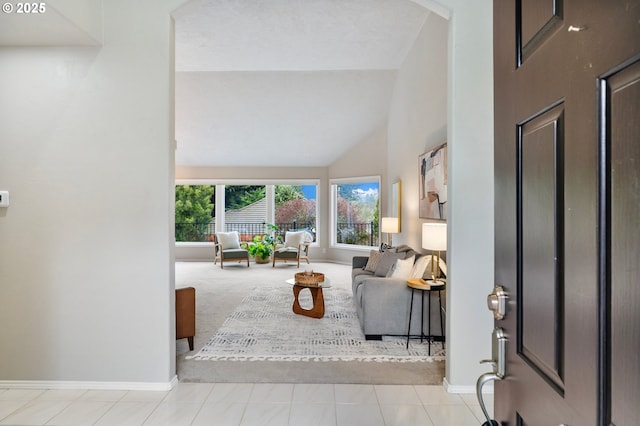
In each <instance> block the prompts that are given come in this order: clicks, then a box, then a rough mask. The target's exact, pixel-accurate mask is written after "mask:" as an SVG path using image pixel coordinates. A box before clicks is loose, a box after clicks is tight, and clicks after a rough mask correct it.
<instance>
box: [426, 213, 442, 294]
mask: <svg viewBox="0 0 640 426" xmlns="http://www.w3.org/2000/svg"><path fill="white" fill-rule="evenodd" d="M422 248H423V249H426V250H431V277H432V278H433V280H431V281H427V282H428V283H429V284H437V285H441V284H444V281H442V280H440V252H441V251H443V250H445V251H446V250H447V224H446V223H439V222H437V223H431V222H430V223H423V224H422ZM434 252H435V253H437V255H435V256H434ZM436 258H437V259H438V260H437V264H436V261H435V259H436Z"/></svg>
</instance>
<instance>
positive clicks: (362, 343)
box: [188, 284, 444, 362]
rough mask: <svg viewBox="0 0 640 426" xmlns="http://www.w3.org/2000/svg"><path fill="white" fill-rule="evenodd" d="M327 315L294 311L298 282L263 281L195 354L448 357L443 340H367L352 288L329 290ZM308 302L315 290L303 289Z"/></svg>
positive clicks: (250, 357) (367, 358)
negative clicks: (269, 283)
mask: <svg viewBox="0 0 640 426" xmlns="http://www.w3.org/2000/svg"><path fill="white" fill-rule="evenodd" d="M323 293H324V304H325V316H324V317H323V318H319V319H316V318H309V317H306V316H301V315H297V314H295V313H293V311H292V303H293V294H292V287H291V286H290V285H287V284H281V285H280V286H277V287H258V288H256V289H254V290H253V291H252V292H251V294H249V295H248V296H247V297H246V298H245V299H244V300H243V301H242V303H241V304H240V305H239V306H238V307H237V308H236V310H235V311H234V312H233V313H232V314H231V315H230V316H229V318H227V319H226V320H225V322H224V324H222V327H220V329H218V331H217V332H216V334H215V335H214V336H213V337H212V338H211V340H209V342H207V344H206V345H205V346H204V347H203V348H202V349H201V350H200V352H198V353H197V354H196V355H194V356H193V357H188V359H195V360H230V361H375V362H432V361H434V360H439V361H442V360H443V359H444V351H443V350H442V345H441V344H440V343H433V344H432V345H431V351H432V354H433V356H431V357H430V356H429V355H428V345H427V344H424V343H419V342H417V341H411V342H409V347H408V348H407V340H406V339H404V338H399V337H389V338H385V339H384V340H383V341H375V340H365V337H364V334H363V333H362V329H361V328H360V324H359V322H358V317H357V314H356V309H355V306H354V304H353V298H352V295H351V291H349V290H347V289H344V288H327V289H324V290H323ZM300 303H301V305H302V307H303V308H305V309H310V308H311V307H312V301H311V296H310V292H309V291H306V290H303V291H302V292H301V293H300Z"/></svg>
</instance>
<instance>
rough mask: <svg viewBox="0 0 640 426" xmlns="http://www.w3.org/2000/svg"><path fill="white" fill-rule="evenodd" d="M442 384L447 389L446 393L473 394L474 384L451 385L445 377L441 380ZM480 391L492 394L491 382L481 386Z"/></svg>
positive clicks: (474, 390)
mask: <svg viewBox="0 0 640 426" xmlns="http://www.w3.org/2000/svg"><path fill="white" fill-rule="evenodd" d="M442 386H444V389H445V390H446V391H447V393H459V394H475V393H476V386H475V385H472V386H468V385H452V384H451V383H449V382H448V381H447V378H446V377H445V378H444V380H443V381H442ZM482 393H483V394H485V393H487V394H492V393H493V383H487V384H486V385H484V386H483V387H482Z"/></svg>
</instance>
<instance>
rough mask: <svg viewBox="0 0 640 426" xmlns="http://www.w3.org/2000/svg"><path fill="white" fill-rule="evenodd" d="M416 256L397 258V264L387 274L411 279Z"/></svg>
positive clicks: (390, 276)
mask: <svg viewBox="0 0 640 426" xmlns="http://www.w3.org/2000/svg"><path fill="white" fill-rule="evenodd" d="M414 258H415V256H411V257H408V258H406V259H398V260H396V263H395V265H393V268H392V269H391V270H390V271H389V274H388V275H387V276H388V277H389V278H400V279H403V280H406V279H409V278H410V276H411V269H413V260H414Z"/></svg>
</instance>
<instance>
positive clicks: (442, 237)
mask: <svg viewBox="0 0 640 426" xmlns="http://www.w3.org/2000/svg"><path fill="white" fill-rule="evenodd" d="M422 248H423V249H427V250H438V251H443V250H446V249H447V224H446V223H423V224H422Z"/></svg>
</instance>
